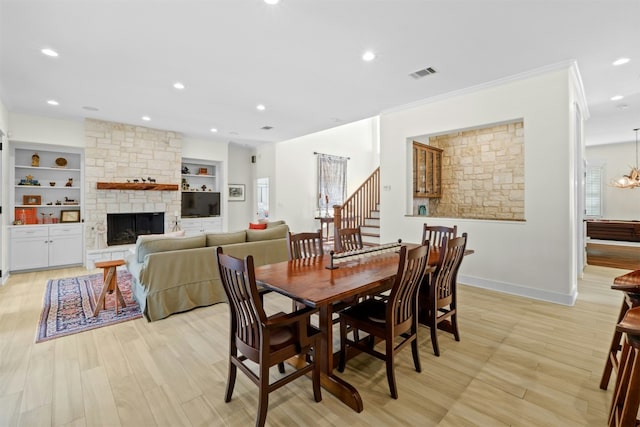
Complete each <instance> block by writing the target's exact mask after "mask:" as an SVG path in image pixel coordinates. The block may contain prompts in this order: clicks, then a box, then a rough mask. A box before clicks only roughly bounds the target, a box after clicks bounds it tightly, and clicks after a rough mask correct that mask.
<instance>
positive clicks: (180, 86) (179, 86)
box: [173, 82, 184, 90]
mask: <svg viewBox="0 0 640 427" xmlns="http://www.w3.org/2000/svg"><path fill="white" fill-rule="evenodd" d="M173 87H175V88H176V89H181V90H182V89H184V85H183V84H182V83H180V82H175V83H174V84H173Z"/></svg>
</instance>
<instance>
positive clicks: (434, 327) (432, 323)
mask: <svg viewBox="0 0 640 427" xmlns="http://www.w3.org/2000/svg"><path fill="white" fill-rule="evenodd" d="M430 316H431V319H429V328H430V329H431V345H432V346H433V354H435V355H436V356H438V357H440V348H438V323H437V320H436V317H437V316H438V313H437V312H434V313H431V314H430Z"/></svg>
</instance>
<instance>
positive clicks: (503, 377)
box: [0, 266, 627, 426]
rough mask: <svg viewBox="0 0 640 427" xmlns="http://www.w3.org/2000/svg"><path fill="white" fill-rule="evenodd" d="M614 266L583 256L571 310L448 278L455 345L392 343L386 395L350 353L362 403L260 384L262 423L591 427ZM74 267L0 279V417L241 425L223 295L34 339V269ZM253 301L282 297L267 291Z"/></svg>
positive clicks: (239, 387)
mask: <svg viewBox="0 0 640 427" xmlns="http://www.w3.org/2000/svg"><path fill="white" fill-rule="evenodd" d="M626 272H627V271H625V270H615V269H609V268H604V267H593V266H588V267H587V272H586V274H585V277H584V279H583V280H581V281H580V283H579V292H580V295H579V298H578V301H577V303H576V305H575V306H574V307H565V306H561V305H556V304H550V303H545V302H540V301H535V300H530V299H524V298H520V297H514V296H510V295H506V294H500V293H496V292H491V291H486V290H482V289H476V288H471V287H466V286H461V287H460V297H459V300H460V302H459V306H460V308H459V310H460V315H459V316H460V320H459V322H460V330H461V342H458V343H456V342H455V341H454V340H453V338H452V337H451V336H450V335H448V334H444V333H442V332H441V333H440V346H441V347H440V350H441V356H440V357H439V358H437V357H435V356H434V355H433V353H432V349H431V343H430V341H429V333H428V330H427V329H422V330H421V332H422V333H421V334H420V338H419V340H420V351H421V360H422V369H423V371H422V373H420V374H418V373H417V372H415V371H414V370H413V368H412V366H413V364H412V361H411V351H409V349H407V350H405V351H403V352H402V353H401V355H400V357H399V360H398V361H397V367H396V375H397V380H398V387H399V399H398V400H393V399H391V397H390V396H389V391H388V385H387V381H386V375H385V369H384V364H383V363H382V362H381V361H378V360H375V359H372V358H370V357H369V356H367V355H360V356H358V357H357V358H355V359H353V360H351V361H350V362H349V363H348V365H347V368H346V370H345V372H344V374H341V375H343V377H344V378H345V379H346V380H347V381H349V382H350V383H352V384H353V385H355V386H356V387H357V388H358V390H359V391H360V393H361V394H362V399H363V402H364V411H363V412H362V413H360V414H358V413H355V412H353V411H352V410H351V409H349V408H347V407H346V406H344V405H343V404H341V403H340V402H338V401H337V400H336V399H335V398H334V397H333V396H331V395H330V394H329V393H326V392H325V393H323V400H322V402H320V403H315V402H314V401H313V396H312V390H311V382H310V381H309V380H308V379H306V378H301V379H299V380H296V381H294V382H293V383H291V384H289V385H287V386H285V387H283V388H281V389H279V390H277V391H275V392H274V393H272V394H271V396H270V404H269V412H268V415H267V425H271V426H292V425H317V426H331V425H354V426H396V425H412V426H474V425H479V426H505V425H513V426H604V425H606V418H607V411H608V406H609V402H610V399H611V389H612V388H613V384H611V385H610V386H609V391H606V392H605V391H602V390H600V389H599V388H598V382H599V379H600V375H601V373H602V368H603V366H604V361H605V357H606V351H607V348H608V346H609V342H610V338H611V335H612V331H613V327H614V323H615V319H616V315H617V312H618V310H619V307H620V303H621V301H622V297H621V294H620V293H618V292H616V291H612V290H610V288H609V287H610V285H611V283H612V279H613V278H614V277H615V276H618V275H620V274H624V273H626ZM86 273H87V271H86V270H84V269H82V268H75V269H62V270H52V271H43V272H34V273H24V274H16V275H12V276H11V277H10V279H9V280H8V282H7V284H6V285H5V286H3V287H0V426H14V425H15V426H48V425H56V426H94V425H105V426H155V425H162V426H218V425H229V426H249V425H253V424H254V422H255V414H256V410H257V389H256V387H255V386H254V385H253V383H251V382H250V381H249V380H248V379H247V378H246V377H245V376H244V375H243V374H241V373H239V374H238V379H237V381H236V389H235V393H234V397H233V399H232V401H231V402H230V403H224V389H225V382H226V373H227V361H226V354H227V346H228V344H227V340H228V338H227V331H228V307H227V305H226V304H218V305H215V306H211V307H205V308H200V309H196V310H193V311H190V312H187V313H182V314H177V315H173V316H171V317H169V318H167V319H164V320H161V321H157V322H153V323H147V321H146V320H144V319H137V320H134V321H130V322H125V323H122V324H118V325H114V326H109V327H105V328H101V329H97V330H93V331H89V332H84V333H81V334H76V335H72V336H68V337H64V338H58V339H55V340H52V341H48V342H44V343H40V344H34V337H35V332H36V324H37V321H38V317H39V314H40V309H41V304H42V296H43V292H44V286H45V282H46V280H47V279H48V278H53V277H69V276H74V275H79V274H86ZM266 301H267V302H266V304H267V306H268V310H269V311H270V312H272V311H276V310H283V311H288V310H289V308H290V303H289V302H288V301H287V300H286V299H285V298H284V297H281V296H278V295H275V294H273V293H272V294H269V295H267V297H266ZM272 375H273V376H274V377H277V375H278V373H277V370H276V369H273V370H272ZM612 383H613V380H612Z"/></svg>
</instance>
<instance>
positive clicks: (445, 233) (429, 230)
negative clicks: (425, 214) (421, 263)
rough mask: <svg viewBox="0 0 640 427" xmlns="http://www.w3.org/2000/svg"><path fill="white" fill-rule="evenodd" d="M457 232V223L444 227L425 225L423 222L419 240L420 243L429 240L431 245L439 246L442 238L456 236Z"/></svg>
mask: <svg viewBox="0 0 640 427" xmlns="http://www.w3.org/2000/svg"><path fill="white" fill-rule="evenodd" d="M457 234H458V226H457V225H454V226H453V227H445V226H443V225H427V223H426V222H425V223H424V224H423V225H422V240H421V241H420V242H421V243H422V242H424V241H425V240H428V241H429V242H431V246H432V247H434V248H439V247H440V246H441V245H442V239H443V238H446V239H447V240H450V239H453V238H454V237H457Z"/></svg>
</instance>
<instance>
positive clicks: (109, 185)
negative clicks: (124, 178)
mask: <svg viewBox="0 0 640 427" xmlns="http://www.w3.org/2000/svg"><path fill="white" fill-rule="evenodd" d="M97 188H98V190H146V191H178V184H156V183H148V182H147V183H144V182H142V183H141V182H98V186H97Z"/></svg>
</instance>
